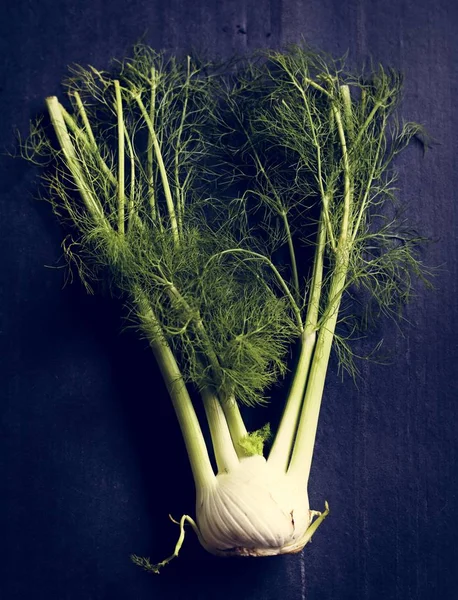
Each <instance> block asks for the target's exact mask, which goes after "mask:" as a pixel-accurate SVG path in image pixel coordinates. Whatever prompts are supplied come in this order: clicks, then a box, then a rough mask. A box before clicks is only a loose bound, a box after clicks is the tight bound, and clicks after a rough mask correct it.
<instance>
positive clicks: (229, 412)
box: [221, 396, 248, 458]
mask: <svg viewBox="0 0 458 600" xmlns="http://www.w3.org/2000/svg"><path fill="white" fill-rule="evenodd" d="M221 406H222V408H223V412H224V416H225V417H226V422H227V426H228V427H229V432H230V434H231V438H232V443H233V444H234V448H235V451H236V452H237V456H238V457H239V458H242V457H243V456H245V452H244V450H243V448H242V447H241V446H240V444H239V442H240V440H241V439H243V438H244V437H246V436H247V435H248V431H247V428H246V427H245V423H244V422H243V418H242V415H241V413H240V409H239V406H238V404H237V401H236V400H235V398H234V397H233V396H231V397H229V398H226V399H223V400H222V402H221Z"/></svg>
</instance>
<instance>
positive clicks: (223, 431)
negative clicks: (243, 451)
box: [201, 388, 239, 474]
mask: <svg viewBox="0 0 458 600" xmlns="http://www.w3.org/2000/svg"><path fill="white" fill-rule="evenodd" d="M201 395H202V400H203V403H204V408H205V414H206V415H207V421H208V426H209V428H210V435H211V438H212V444H213V450H214V452H215V459H216V465H217V467H218V474H219V473H229V472H230V471H232V470H234V469H235V468H236V466H237V465H238V464H239V459H238V457H237V453H236V451H235V448H234V444H233V442H232V438H231V434H230V432H229V428H228V425H227V422H226V418H225V415H224V412H223V409H222V407H221V404H220V402H219V400H218V399H217V398H216V396H215V395H214V394H213V393H212V392H211V391H210V390H209V389H208V388H204V389H203V390H202V392H201Z"/></svg>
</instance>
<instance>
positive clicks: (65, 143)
mask: <svg viewBox="0 0 458 600" xmlns="http://www.w3.org/2000/svg"><path fill="white" fill-rule="evenodd" d="M46 105H47V107H48V111H49V115H50V117H51V122H52V125H53V127H54V131H55V132H56V136H57V139H58V141H59V144H60V147H61V149H62V153H63V155H64V157H65V162H66V165H67V167H68V169H69V170H70V172H71V174H72V177H73V179H74V181H75V183H76V186H77V187H78V190H79V192H80V195H81V198H82V200H83V202H84V204H85V206H86V208H87V210H88V212H89V214H90V215H91V216H92V218H93V219H94V221H95V222H96V223H97V224H99V225H103V226H104V227H109V225H108V223H107V220H106V217H105V215H104V213H103V209H102V206H101V204H100V202H99V200H98V198H97V197H96V196H95V195H94V194H93V193H92V191H91V189H90V186H89V184H88V183H87V180H86V177H85V176H84V173H83V170H82V168H81V164H80V160H79V159H78V157H77V155H76V152H75V148H74V146H73V143H72V140H71V138H70V135H69V133H68V130H67V126H66V124H65V120H64V116H63V112H62V109H61V106H60V104H59V101H58V99H57V98H56V96H50V97H48V98H46Z"/></svg>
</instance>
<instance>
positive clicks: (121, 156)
mask: <svg viewBox="0 0 458 600" xmlns="http://www.w3.org/2000/svg"><path fill="white" fill-rule="evenodd" d="M114 87H115V97H116V102H115V107H116V115H117V118H118V231H119V233H120V234H124V213H125V204H126V198H125V190H124V185H125V164H124V161H125V152H124V137H125V136H124V119H123V115H122V98H121V88H120V86H119V81H118V80H115V81H114Z"/></svg>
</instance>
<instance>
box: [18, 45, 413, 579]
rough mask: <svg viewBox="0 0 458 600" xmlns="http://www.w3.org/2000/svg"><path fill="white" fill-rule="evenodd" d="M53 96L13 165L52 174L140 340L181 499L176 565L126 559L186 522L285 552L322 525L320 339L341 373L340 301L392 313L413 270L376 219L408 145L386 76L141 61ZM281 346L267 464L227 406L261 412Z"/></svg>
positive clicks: (146, 56)
mask: <svg viewBox="0 0 458 600" xmlns="http://www.w3.org/2000/svg"><path fill="white" fill-rule="evenodd" d="M66 86H67V97H68V100H69V102H70V104H71V110H70V111H68V110H67V109H65V108H64V106H63V105H62V104H61V103H60V102H59V100H58V99H57V98H56V97H50V98H48V99H47V101H46V103H47V108H48V111H49V115H50V119H51V124H52V128H51V130H48V128H47V127H44V126H42V125H41V124H38V125H36V126H35V127H34V128H33V130H32V135H31V137H30V138H29V140H28V142H27V146H26V154H28V156H29V157H30V153H29V150H30V149H31V148H32V149H33V150H34V151H35V153H36V155H40V154H41V155H43V156H46V157H48V158H49V160H50V163H51V165H53V166H52V168H51V169H49V168H48V170H47V171H46V174H45V183H46V185H47V188H48V191H49V192H50V193H49V196H50V200H51V202H52V205H53V207H54V211H55V212H56V214H57V216H58V217H59V219H61V220H62V221H63V222H64V223H66V224H68V225H69V226H70V230H71V234H70V235H71V237H67V238H66V239H65V243H64V250H65V253H66V255H67V257H68V259H69V260H70V261H73V263H74V265H75V266H76V268H77V269H78V272H79V274H80V275H81V279H82V280H83V282H84V283H85V284H86V285H87V287H88V288H91V286H92V285H93V284H96V283H97V281H98V280H99V279H101V278H104V279H107V280H108V281H109V283H110V286H111V288H112V289H113V290H117V292H116V293H119V294H121V296H122V298H123V299H124V301H125V305H126V307H127V309H128V311H129V315H130V318H131V319H133V320H134V321H135V323H137V325H138V327H139V329H140V330H141V331H142V334H143V335H144V336H145V337H146V339H147V340H148V342H149V345H150V346H151V349H152V351H153V354H154V356H155V358H156V361H157V363H158V365H159V368H160V371H161V373H162V376H163V378H164V381H165V383H166V385H167V389H168V392H169V395H170V399H171V401H172V403H173V406H174V409H175V412H176V415H177V418H178V422H179V425H180V428H181V431H182V434H183V437H184V441H185V444H186V449H187V452H188V455H189V461H190V464H191V468H192V472H193V476H194V481H195V485H196V518H195V520H194V519H193V518H191V517H190V516H187V515H184V516H183V517H182V519H181V520H180V538H179V541H178V543H177V546H176V548H175V552H174V553H173V554H172V556H171V557H169V558H168V559H166V560H165V561H163V562H162V563H159V565H153V564H151V563H150V562H149V560H148V559H143V558H139V557H136V556H134V557H133V560H134V562H136V563H137V564H139V565H141V566H143V567H145V568H147V569H150V570H153V571H157V570H158V569H159V567H161V566H163V565H164V564H166V563H167V562H168V561H169V560H170V559H171V558H173V557H174V556H176V555H177V554H178V551H179V549H180V547H181V544H182V542H183V537H184V526H185V524H186V522H189V523H190V524H191V526H192V527H193V529H194V530H195V531H196V533H197V535H198V537H199V540H200V542H201V543H202V545H203V546H204V547H205V548H206V549H207V550H208V551H209V552H212V553H214V554H217V555H221V556H227V555H240V556H264V555H274V554H283V553H291V552H297V551H300V550H301V549H302V548H303V547H304V545H305V544H306V543H307V542H308V541H309V540H310V539H311V536H312V534H313V533H314V532H315V531H316V529H317V527H318V526H319V525H320V523H321V522H322V521H323V519H324V518H325V516H326V515H327V514H328V507H327V505H326V508H325V510H324V512H322V513H319V512H316V511H313V510H310V506H309V500H308V493H307V484H308V479H309V474H310V467H311V462H312V455H313V447H314V441H315V433H316V429H317V423H318V416H319V410H320V404H321V399H322V396H323V389H324V384H325V378H326V371H327V367H328V361H329V357H330V353H331V347H332V346H333V342H336V347H337V350H338V352H339V357H340V358H341V360H342V362H343V364H344V366H347V368H349V369H350V370H352V369H353V368H354V366H353V362H352V360H351V350H350V346H349V343H348V340H347V337H346V336H345V335H344V334H342V333H339V332H338V331H336V326H337V324H338V323H339V322H341V323H345V322H348V321H349V319H350V317H351V315H350V314H347V311H346V309H345V308H342V306H343V305H342V298H343V296H344V294H346V293H350V295H351V294H354V293H355V290H356V291H357V290H358V289H359V290H363V292H364V293H365V294H366V296H367V293H370V294H371V297H372V298H373V300H374V301H375V303H376V305H377V306H378V308H379V309H380V311H382V312H384V313H389V314H391V313H393V314H394V313H396V310H397V307H398V306H399V302H403V301H405V300H407V299H408V297H409V295H410V292H411V282H412V280H413V278H414V277H415V276H421V273H422V265H421V263H420V262H419V260H418V257H417V255H416V245H417V243H418V241H419V240H418V239H416V238H415V237H412V236H409V235H408V234H407V233H406V232H405V231H403V230H402V223H401V228H400V226H399V223H398V222H397V221H396V218H395V216H393V215H394V213H392V212H390V211H389V210H388V209H387V208H386V205H387V204H389V203H390V202H391V199H392V196H393V182H394V181H395V176H394V174H393V171H392V170H391V168H390V167H391V161H392V159H393V158H394V157H395V156H396V155H397V154H398V153H399V152H400V151H401V150H402V149H403V148H404V147H405V146H406V145H407V144H408V143H409V141H410V140H411V139H412V137H413V136H417V135H419V134H421V128H420V126H418V125H416V124H412V123H404V124H400V123H399V122H398V121H397V120H396V118H395V110H396V107H397V104H398V101H399V97H400V91H401V80H400V78H399V76H398V75H396V74H395V73H394V72H392V71H386V70H384V69H383V68H382V67H379V68H378V69H376V70H375V71H374V72H373V73H370V74H367V75H365V76H364V77H363V76H361V77H355V76H353V75H351V74H348V73H346V72H345V70H344V65H343V64H341V63H340V62H338V61H333V60H331V59H329V58H326V57H324V56H322V55H321V54H319V53H314V52H311V51H309V50H308V49H306V48H303V47H294V48H292V49H291V50H289V51H288V52H285V53H281V52H270V53H269V54H268V55H267V56H265V57H264V60H263V61H258V62H257V63H252V64H248V65H247V66H246V67H245V68H244V69H241V70H239V71H238V73H237V74H235V75H231V76H230V77H228V76H227V75H225V74H224V73H223V74H222V75H219V74H218V71H217V70H216V69H215V68H213V67H212V65H200V64H198V63H197V62H195V61H194V60H192V59H191V58H189V57H188V58H187V59H185V60H184V61H180V60H177V59H170V60H165V58H164V57H163V56H162V55H160V54H156V53H155V52H153V51H152V50H151V49H148V48H145V47H138V48H136V49H135V52H134V55H133V57H132V58H130V59H127V60H125V61H124V62H122V63H118V66H117V67H116V74H115V75H110V74H109V73H107V72H104V71H99V70H96V69H95V68H92V67H90V68H88V69H85V68H81V67H76V68H74V69H73V72H72V75H71V77H70V78H69V79H68V80H67V82H66ZM215 178H216V185H215V183H214V181H215ZM234 190H236V192H235V193H234ZM232 193H234V196H235V197H231V194H232ZM383 215H385V216H383ZM309 256H311V257H312V258H311V260H310V261H308V260H307V258H308V257H309ZM372 304H373V303H372V302H370V303H369V305H371V306H372ZM293 344H296V345H297V346H298V357H297V361H296V364H295V365H294V367H293V368H292V371H293V373H292V378H291V385H290V388H289V391H288V393H287V394H286V402H285V408H284V412H283V416H282V418H281V421H280V424H279V427H278V430H277V431H276V432H275V435H274V438H273V443H272V445H271V448H270V451H269V452H268V453H267V452H265V456H264V444H265V441H266V439H267V438H268V437H269V428H268V427H267V426H266V427H265V428H263V429H262V430H259V431H256V432H251V433H248V432H247V430H246V427H245V424H244V421H243V418H242V413H241V410H240V406H241V405H243V404H245V405H256V404H262V403H263V402H264V401H265V395H266V393H267V391H268V390H269V389H270V388H271V386H272V385H273V384H275V383H276V382H277V381H278V380H279V379H281V378H282V377H283V376H284V375H285V373H286V371H287V355H288V350H289V348H290V347H291V346H292V345H293ZM289 368H291V366H290V367H289ZM198 396H200V399H201V401H202V402H203V405H204V407H205V413H206V418H207V421H208V426H209V430H210V435H211V441H212V446H213V454H214V460H215V464H216V472H215V468H214V466H213V464H212V456H211V454H210V453H209V451H208V448H207V444H206V441H205V438H204V435H203V433H202V430H201V426H200V424H199V421H198V419H197V416H196V412H195V409H194V405H193V402H195V401H200V400H199V398H198Z"/></svg>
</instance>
